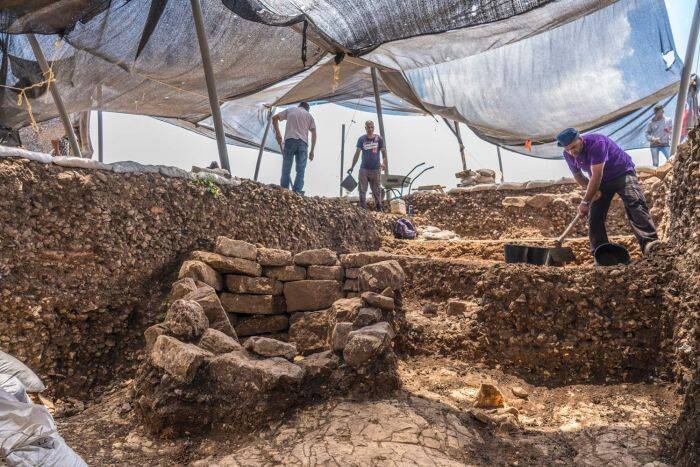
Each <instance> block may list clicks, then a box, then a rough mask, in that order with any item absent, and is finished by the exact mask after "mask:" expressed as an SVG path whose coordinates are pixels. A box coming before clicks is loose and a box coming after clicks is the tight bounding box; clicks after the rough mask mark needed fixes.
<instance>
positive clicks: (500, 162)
mask: <svg viewBox="0 0 700 467" xmlns="http://www.w3.org/2000/svg"><path fill="white" fill-rule="evenodd" d="M496 154H498V169H499V170H500V171H501V183H503V161H502V160H501V147H500V146H498V145H496Z"/></svg>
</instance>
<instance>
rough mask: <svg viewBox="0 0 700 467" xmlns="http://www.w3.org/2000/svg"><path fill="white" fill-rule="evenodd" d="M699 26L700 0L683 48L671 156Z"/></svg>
mask: <svg viewBox="0 0 700 467" xmlns="http://www.w3.org/2000/svg"><path fill="white" fill-rule="evenodd" d="M699 27H700V0H698V1H696V2H695V8H694V12H693V23H692V25H691V26H690V36H689V37H688V47H687V48H686V50H685V61H684V62H683V73H682V74H681V84H680V88H679V89H678V100H677V102H676V115H675V118H674V119H673V137H672V138H671V156H674V155H675V154H676V149H677V148H678V143H679V142H680V140H681V130H682V126H683V110H684V109H685V101H686V100H687V99H688V84H689V82H690V70H691V68H692V67H693V57H694V55H695V47H696V46H697V43H698V28H699Z"/></svg>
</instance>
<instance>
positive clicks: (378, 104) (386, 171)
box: [371, 67, 389, 175]
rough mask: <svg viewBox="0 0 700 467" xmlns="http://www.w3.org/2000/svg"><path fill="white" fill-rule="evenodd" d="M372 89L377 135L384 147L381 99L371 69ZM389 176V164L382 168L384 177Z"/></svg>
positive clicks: (375, 78) (374, 69)
mask: <svg viewBox="0 0 700 467" xmlns="http://www.w3.org/2000/svg"><path fill="white" fill-rule="evenodd" d="M371 70H372V87H374V104H375V105H376V107H377V120H379V135H380V136H381V137H382V139H383V140H384V147H385V148H386V147H387V144H386V134H385V133H384V117H383V115H382V99H381V97H380V96H379V83H378V82H377V69H376V68H374V67H372V69H371ZM388 174H389V164H388V163H387V167H385V168H384V175H388Z"/></svg>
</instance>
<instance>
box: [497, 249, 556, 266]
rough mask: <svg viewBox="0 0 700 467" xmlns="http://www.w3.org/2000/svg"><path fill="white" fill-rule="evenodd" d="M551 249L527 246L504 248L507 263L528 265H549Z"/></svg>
mask: <svg viewBox="0 0 700 467" xmlns="http://www.w3.org/2000/svg"><path fill="white" fill-rule="evenodd" d="M548 252H549V248H544V247H539V246H527V245H513V244H507V245H504V247H503V253H504V256H505V259H506V263H528V264H539V265H543V264H546V263H547V258H548V255H547V253H548Z"/></svg>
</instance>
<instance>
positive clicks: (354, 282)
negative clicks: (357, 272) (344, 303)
mask: <svg viewBox="0 0 700 467" xmlns="http://www.w3.org/2000/svg"><path fill="white" fill-rule="evenodd" d="M343 290H344V291H345V292H359V291H360V281H359V279H346V280H345V282H343Z"/></svg>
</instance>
